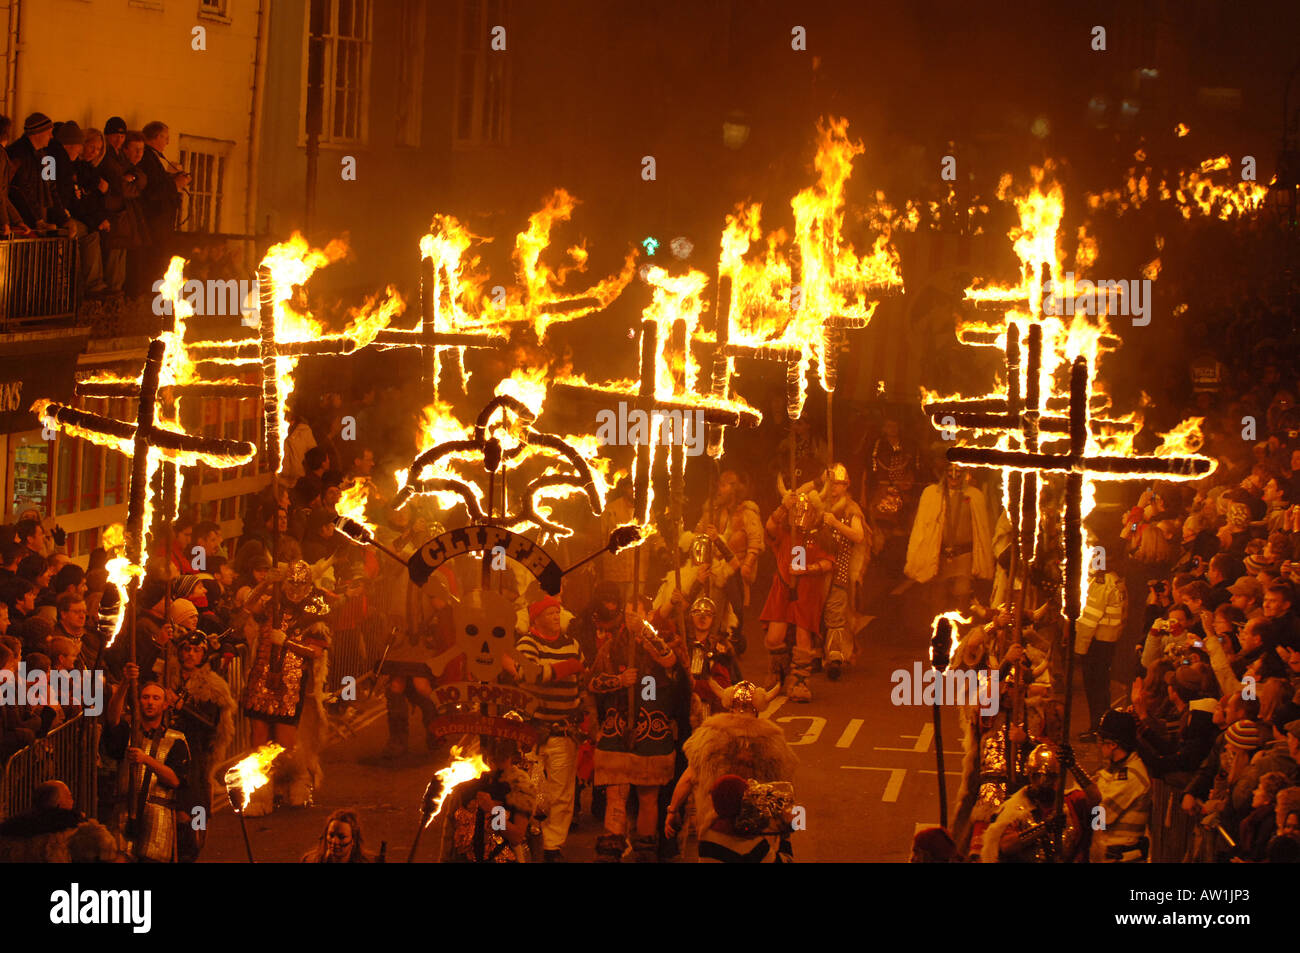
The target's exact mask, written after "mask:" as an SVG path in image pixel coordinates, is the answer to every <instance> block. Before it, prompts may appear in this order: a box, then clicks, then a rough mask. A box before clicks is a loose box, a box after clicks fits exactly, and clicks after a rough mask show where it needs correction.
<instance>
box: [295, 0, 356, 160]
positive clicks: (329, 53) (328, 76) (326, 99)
mask: <svg viewBox="0 0 1300 953" xmlns="http://www.w3.org/2000/svg"><path fill="white" fill-rule="evenodd" d="M325 2H326V3H327V4H328V6H329V13H328V17H327V20H328V22H327V24H326V33H325V34H324V35H323V39H324V42H325V52H324V62H323V65H322V75H321V83H322V86H323V91H322V102H321V131H320V139H319V144H320V147H321V148H323V149H331V148H332V149H346V148H353V147H356V146H365V145H367V144H369V142H370V57H371V52H372V48H373V46H374V35H375V34H374V30H375V4H374V0H353V2H354V3H364V4H365V18H364V27H365V35H364V36H363V37H362V38H361V40H360V44H361V67H360V74H361V75H360V78H361V91H360V95H359V96H358V100H357V136H356V137H355V138H342V137H341V138H335V137H334V135H333V129H334V123H333V117H334V108H335V102H334V93H335V89H334V75H335V66H336V61H337V56H338V41H339V39H340V37H339V36H338V33H337V32H336V31H337V29H338V14H339V0H325ZM348 39H349V40H351V39H353V38H352V37H348ZM310 46H311V0H306V2H305V3H304V4H303V31H302V77H301V81H300V84H299V88H300V89H301V90H302V96H301V99H300V101H299V103H298V145H299V146H305V145H306V144H307V58H308V53H309V50H310Z"/></svg>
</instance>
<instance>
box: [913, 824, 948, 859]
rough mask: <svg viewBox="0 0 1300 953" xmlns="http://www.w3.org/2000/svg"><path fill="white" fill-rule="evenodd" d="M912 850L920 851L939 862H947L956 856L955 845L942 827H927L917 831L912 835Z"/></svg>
mask: <svg viewBox="0 0 1300 953" xmlns="http://www.w3.org/2000/svg"><path fill="white" fill-rule="evenodd" d="M912 850H913V852H916V851H920V852H921V853H922V854H925V855H926V856H928V857H930V858H933V860H934V861H936V862H939V863H948V862H951V861H953V860H955V859H956V858H957V845H956V844H954V843H953V841H952V837H951V836H949V834H948V832H947V831H946V830H944V829H943V828H942V827H927V828H926V829H925V830H923V831H917V832H916V834H915V835H914V836H913V837H912Z"/></svg>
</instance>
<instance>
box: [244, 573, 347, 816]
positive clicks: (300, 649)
mask: <svg viewBox="0 0 1300 953" xmlns="http://www.w3.org/2000/svg"><path fill="white" fill-rule="evenodd" d="M329 611H330V607H329V603H328V602H327V601H326V600H325V593H324V592H323V591H322V590H320V589H318V588H316V586H315V585H314V584H313V582H312V575H311V567H310V566H308V565H307V564H306V563H305V562H303V561H302V560H299V561H298V562H296V563H294V564H293V565H292V566H290V568H289V574H288V576H287V577H286V578H285V580H284V583H283V593H282V597H281V599H280V601H279V605H278V606H276V605H275V604H274V600H273V603H272V605H271V606H269V607H268V611H267V615H266V617H265V618H264V620H263V621H262V623H261V627H260V632H259V633H258V637H257V642H256V644H255V645H254V646H253V650H252V655H251V658H252V663H251V665H250V667H249V672H248V678H247V681H246V682H245V685H244V698H243V705H244V714H245V716H246V717H247V718H248V719H249V722H250V724H249V727H250V741H251V743H252V745H253V746H254V747H260V746H262V745H264V744H266V743H267V742H268V741H272V740H274V741H276V742H277V743H278V744H280V745H282V746H283V747H284V749H285V752H286V753H285V754H284V755H282V756H281V757H280V758H279V759H277V761H276V765H277V766H278V767H279V771H278V772H277V773H278V775H279V779H280V780H281V781H282V782H283V783H287V786H288V791H287V802H288V803H289V804H290V805H292V806H294V807H305V806H307V805H309V804H311V797H312V790H313V789H314V788H315V787H317V786H318V785H319V784H320V781H321V778H322V776H323V774H322V771H321V767H320V758H319V751H320V747H321V734H322V732H323V728H324V725H325V712H324V709H323V699H324V684H325V673H326V666H327V664H328V662H327V658H328V656H327V650H328V648H329V644H330V629H329V625H327V624H326V619H327V618H328V616H329ZM274 803H275V792H274V789H273V785H270V784H267V785H263V786H262V787H261V788H259V789H258V790H257V791H256V792H254V793H253V795H252V800H251V801H250V803H249V804H248V806H247V807H246V808H245V809H244V815H245V816H246V817H260V816H263V815H265V814H269V813H270V812H271V810H272V809H273V808H274Z"/></svg>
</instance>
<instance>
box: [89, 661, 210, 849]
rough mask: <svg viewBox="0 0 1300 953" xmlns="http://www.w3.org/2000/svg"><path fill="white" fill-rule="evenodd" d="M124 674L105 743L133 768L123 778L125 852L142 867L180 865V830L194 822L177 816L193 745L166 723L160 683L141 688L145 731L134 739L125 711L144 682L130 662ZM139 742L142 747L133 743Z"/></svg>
mask: <svg viewBox="0 0 1300 953" xmlns="http://www.w3.org/2000/svg"><path fill="white" fill-rule="evenodd" d="M123 675H124V676H125V677H124V678H123V679H122V681H121V682H119V683H118V685H117V688H116V689H115V690H114V691H113V695H112V697H111V698H110V699H109V702H108V708H107V710H106V711H105V719H104V720H105V722H106V725H105V728H104V734H103V735H102V737H101V739H100V744H101V745H102V746H103V748H104V751H105V753H107V754H108V755H109V756H110V757H113V758H116V759H117V760H118V761H125V763H126V766H127V772H125V773H124V775H123V780H125V781H127V785H126V789H127V790H126V792H123V793H124V794H125V795H126V797H127V803H126V804H125V807H126V823H125V825H124V829H123V833H124V835H125V838H126V848H125V850H126V853H128V854H130V855H131V857H132V858H133V859H134V860H136V861H138V862H141V863H156V864H170V863H175V862H176V860H177V859H178V849H179V846H180V845H179V838H178V836H177V834H178V832H177V829H176V828H177V825H178V823H183V822H186V821H188V818H182V817H178V816H177V807H178V805H177V792H178V791H180V790H181V789H183V788H184V787H185V785H186V782H187V778H188V776H189V771H190V750H189V745H188V744H186V741H185V736H184V735H183V734H181V733H180V732H179V731H177V730H176V729H174V728H168V727H167V726H166V724H165V723H164V720H163V716H164V714H165V712H166V710H167V693H166V691H165V690H164V688H163V686H162V685H161V684H159V683H158V682H156V681H146V682H145V683H144V684H143V685H141V686H140V690H139V694H138V698H139V700H140V712H139V715H138V721H139V729H140V731H139V735H138V736H137V737H136V738H133V737H132V724H131V720H130V719H123V717H122V710H123V708H124V707H125V705H126V697H127V695H128V694H129V693H130V687H131V683H132V682H133V681H135V680H136V679H137V678H139V677H140V670H139V667H138V666H136V665H134V664H133V663H131V662H127V663H126V664H125V666H124V668H123ZM137 740H138V741H139V746H138V747H137V746H136V744H134V743H133V742H135V741H137ZM132 795H133V796H134V802H133V803H132V802H131V796H132Z"/></svg>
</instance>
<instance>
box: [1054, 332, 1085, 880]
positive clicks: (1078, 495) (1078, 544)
mask: <svg viewBox="0 0 1300 953" xmlns="http://www.w3.org/2000/svg"><path fill="white" fill-rule="evenodd" d="M1087 395H1088V359H1087V358H1085V357H1078V358H1076V359H1075V361H1074V366H1073V367H1072V368H1071V369H1070V455H1071V456H1072V457H1074V458H1075V459H1076V460H1082V459H1083V456H1084V453H1085V452H1086V450H1087V445H1088V432H1089V425H1088V402H1087ZM1082 549H1083V474H1082V473H1081V472H1079V471H1078V470H1072V471H1071V472H1070V473H1069V475H1068V476H1066V478H1065V573H1064V576H1065V711H1064V713H1063V714H1062V717H1061V737H1062V739H1063V740H1064V741H1065V743H1067V744H1068V743H1069V741H1070V709H1071V707H1072V706H1073V703H1074V639H1075V630H1076V628H1077V627H1078V623H1079V615H1080V612H1081V611H1082V608H1083V607H1082V605H1081V598H1080V592H1079V587H1080V584H1081V582H1082V578H1083V565H1082V559H1083V552H1082ZM1066 774H1067V772H1064V771H1062V772H1061V777H1060V779H1059V780H1058V781H1057V785H1056V813H1057V814H1058V815H1059V814H1061V813H1062V812H1063V811H1064V809H1065V780H1066ZM1064 836H1065V831H1064V828H1062V829H1061V830H1060V831H1058V833H1057V835H1056V856H1057V859H1058V860H1059V859H1063V858H1062V857H1061V849H1062V844H1063V842H1064Z"/></svg>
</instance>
